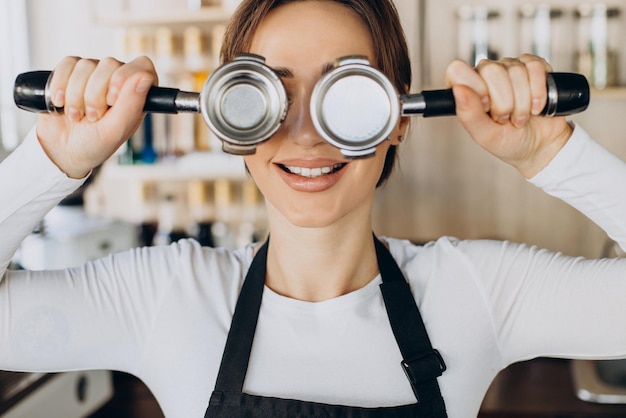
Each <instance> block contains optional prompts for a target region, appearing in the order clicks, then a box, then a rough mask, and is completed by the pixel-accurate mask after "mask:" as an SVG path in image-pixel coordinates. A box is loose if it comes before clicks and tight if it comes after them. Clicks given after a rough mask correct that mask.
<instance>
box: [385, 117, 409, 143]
mask: <svg viewBox="0 0 626 418" xmlns="http://www.w3.org/2000/svg"><path fill="white" fill-rule="evenodd" d="M410 122H411V118H410V117H408V116H404V117H401V118H400V122H399V123H398V127H397V128H396V129H395V130H394V131H393V132H392V133H391V137H390V138H389V139H390V140H391V145H396V146H397V145H400V143H401V142H402V141H403V140H404V138H406V134H407V132H408V129H409V123H410Z"/></svg>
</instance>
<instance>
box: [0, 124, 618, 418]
mask: <svg viewBox="0 0 626 418" xmlns="http://www.w3.org/2000/svg"><path fill="white" fill-rule="evenodd" d="M532 182H533V183H534V184H536V185H537V186H539V187H542V188H543V189H544V190H545V191H546V192H548V193H550V194H553V195H555V196H557V197H559V198H561V199H564V200H566V201H567V202H569V203H570V204H572V205H573V206H575V207H576V208H577V209H579V210H580V211H582V212H583V213H585V214H586V215H587V216H589V217H590V218H591V219H593V220H594V221H595V222H596V223H597V224H599V225H600V226H601V227H602V228H604V230H605V231H607V233H608V234H609V235H610V236H611V237H612V238H613V239H615V240H617V241H618V242H619V243H620V244H621V246H622V247H623V248H626V163H624V162H623V161H621V160H619V159H618V158H616V157H615V156H613V155H612V154H610V153H609V152H608V151H606V150H605V149H604V148H602V147H601V146H600V145H599V144H597V143H596V142H594V141H593V140H591V139H590V138H589V137H588V136H587V134H586V133H585V132H584V131H583V130H582V129H580V128H579V127H577V128H576V129H575V132H574V135H573V136H572V138H571V139H570V141H569V142H568V143H567V145H566V146H565V147H564V148H563V149H562V150H561V152H560V153H559V154H558V155H557V156H556V157H555V158H554V160H553V161H552V162H551V163H550V164H549V166H548V167H546V168H545V169H544V170H543V171H542V172H541V173H539V174H538V175H537V176H536V177H535V178H533V179H532ZM79 184H80V182H78V181H76V180H71V179H68V178H67V177H66V176H65V175H64V174H63V173H61V172H60V171H59V170H58V169H57V168H56V167H55V166H54V165H53V164H52V163H51V162H50V160H49V159H48V158H47V157H46V155H45V154H44V152H43V151H42V149H41V147H40V146H39V144H38V141H37V140H36V138H35V137H34V135H33V134H31V135H30V136H29V137H28V138H27V139H26V140H25V142H24V143H23V144H22V145H21V146H20V147H19V148H18V149H16V150H15V151H14V152H13V153H12V155H10V156H9V157H8V158H7V159H6V160H5V161H4V162H2V163H1V164H0V196H1V197H2V198H1V200H2V203H1V204H0V268H2V270H0V277H1V278H2V281H0V369H5V370H23V371H68V370H79V369H112V370H121V371H125V372H129V373H132V374H134V375H136V376H137V377H139V378H140V379H141V380H143V381H144V382H145V383H146V384H147V386H148V387H149V388H150V389H151V390H152V392H153V393H154V395H155V397H156V398H157V400H158V401H159V403H160V405H161V407H162V409H163V411H164V413H165V415H166V416H167V417H169V418H190V417H202V416H203V414H204V411H205V409H206V406H207V404H208V400H209V396H210V393H211V391H212V389H213V386H214V384H215V378H216V374H217V370H218V367H219V364H220V360H221V356H222V351H223V348H224V344H225V340H226V335H227V332H228V329H229V326H230V321H231V317H232V313H233V310H234V307H235V303H236V300H237V296H238V293H239V290H240V288H241V284H242V281H243V279H244V277H245V274H246V272H247V270H248V267H249V265H250V262H251V261H252V256H253V252H252V246H248V247H245V248H242V249H239V250H236V251H226V250H222V249H211V248H203V247H201V246H200V245H198V244H197V243H196V242H195V241H191V240H183V241H180V242H178V243H176V244H172V245H170V246H163V247H150V248H142V249H135V250H131V251H128V252H124V253H120V254H115V255H111V256H109V257H106V258H104V259H101V260H97V261H94V262H90V263H88V264H85V265H83V266H80V267H76V268H72V269H68V270H61V271H6V266H7V265H8V263H9V260H10V259H11V257H12V255H13V253H14V251H15V250H16V249H17V248H18V246H19V244H20V242H21V241H22V240H23V239H24V237H25V236H27V234H29V233H30V231H31V230H32V228H33V226H34V225H35V224H36V223H37V222H38V221H39V220H40V219H41V218H42V217H43V216H44V214H45V213H46V212H47V211H49V210H50V209H51V208H52V207H53V206H55V205H56V204H57V203H58V202H59V201H60V200H61V199H62V198H63V197H64V196H65V195H67V194H68V193H70V192H71V191H73V190H74V189H75V188H76V187H77V186H78V185H79ZM386 241H387V242H388V243H389V246H390V251H391V253H392V255H393V257H394V258H395V260H396V261H397V263H398V265H399V266H400V267H401V269H402V270H403V272H404V274H405V276H406V277H407V279H408V280H409V282H410V285H411V288H412V292H413V295H414V297H415V299H416V301H417V303H418V306H419V308H420V311H421V313H422V316H423V319H424V322H425V325H426V328H427V330H428V334H429V336H430V339H431V341H432V343H433V346H434V347H435V348H437V349H438V350H439V351H440V352H441V354H442V356H443V357H444V359H445V362H446V364H447V366H448V370H447V371H446V372H445V373H444V374H443V376H442V377H440V378H439V384H440V386H441V391H442V395H443V397H444V399H445V402H446V406H447V409H448V413H449V416H450V417H451V418H459V417H475V416H476V415H477V413H478V410H479V407H480V404H481V401H482V399H483V396H484V394H485V392H486V390H487V389H488V387H489V385H490V384H491V382H492V380H493V378H494V377H495V376H496V374H497V373H498V372H499V371H500V370H502V369H503V368H505V367H506V366H507V365H509V364H511V363H513V362H516V361H520V360H524V359H530V358H533V357H537V356H558V357H566V358H619V357H626V326H625V325H626V304H625V303H624V296H625V295H626V259H607V260H585V259H582V258H572V257H566V256H563V255H560V254H555V253H551V252H548V251H544V250H541V249H538V248H535V247H530V246H526V245H522V244H514V243H510V242H498V241H459V240H455V239H452V238H441V239H439V240H438V241H436V242H432V243H429V244H427V245H425V246H416V245H413V244H411V243H409V242H407V241H403V240H396V239H392V238H386ZM380 282H381V280H380V277H378V278H376V279H374V280H373V281H372V282H371V283H369V284H368V285H366V286H365V287H363V288H361V289H359V290H357V291H354V292H352V293H349V294H346V295H343V296H341V297H338V298H335V299H331V300H327V301H323V302H318V303H310V302H303V301H298V300H293V299H289V298H287V297H284V296H281V295H278V294H276V293H274V292H272V291H271V290H270V289H268V288H265V291H264V295H263V304H262V307H261V312H260V316H259V323H258V326H257V331H256V334H255V339H254V345H253V349H252V354H251V359H250V366H249V369H248V374H247V377H246V381H245V386H244V391H246V392H248V393H251V394H259V395H271V396H277V397H286V398H294V399H303V400H309V401H318V402H324V403H338V404H344V405H358V406H389V405H399V404H406V403H413V402H414V401H415V399H414V397H413V394H412V391H411V388H410V386H409V384H408V381H407V379H406V377H405V376H404V373H403V371H402V369H401V367H400V360H401V356H400V352H399V349H398V347H397V345H396V342H395V339H394V337H393V334H392V332H391V329H390V326H389V322H388V318H387V314H386V311H385V308H384V304H383V300H382V296H381V293H380V291H379V288H378V284H379V283H380Z"/></svg>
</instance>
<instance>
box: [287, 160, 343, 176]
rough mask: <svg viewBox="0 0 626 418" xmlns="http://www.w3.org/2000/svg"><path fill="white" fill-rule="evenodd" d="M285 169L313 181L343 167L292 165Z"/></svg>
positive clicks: (338, 165)
mask: <svg viewBox="0 0 626 418" xmlns="http://www.w3.org/2000/svg"><path fill="white" fill-rule="evenodd" d="M283 167H285V168H286V169H287V170H288V171H289V172H290V173H292V174H297V175H299V176H302V177H307V178H310V179H313V178H316V177H319V176H322V175H324V174H329V173H332V172H333V171H334V170H336V169H338V168H340V167H342V164H334V165H332V166H328V167H318V168H307V167H296V166H291V165H285V166H283Z"/></svg>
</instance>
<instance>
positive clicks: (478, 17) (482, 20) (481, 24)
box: [457, 6, 502, 65]
mask: <svg viewBox="0 0 626 418" xmlns="http://www.w3.org/2000/svg"><path fill="white" fill-rule="evenodd" d="M457 17H458V48H459V51H458V54H459V58H460V59H462V60H465V61H467V62H468V63H469V64H471V65H477V64H478V63H479V62H480V61H481V60H483V59H498V58H499V57H500V51H501V49H502V48H501V47H502V45H501V43H500V41H501V39H502V36H498V34H501V33H502V31H501V29H502V28H500V27H499V25H500V19H499V17H500V12H499V11H497V10H494V9H490V8H488V7H486V6H462V7H460V8H459V9H458V13H457Z"/></svg>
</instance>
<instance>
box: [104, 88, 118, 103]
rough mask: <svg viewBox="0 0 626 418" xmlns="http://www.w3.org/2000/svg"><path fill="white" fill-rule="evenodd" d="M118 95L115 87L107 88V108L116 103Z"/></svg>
mask: <svg viewBox="0 0 626 418" xmlns="http://www.w3.org/2000/svg"><path fill="white" fill-rule="evenodd" d="M118 95H119V90H118V89H117V88H116V87H111V88H109V92H108V93H107V104H108V105H109V106H113V105H114V104H115V102H116V101H117V96H118Z"/></svg>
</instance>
